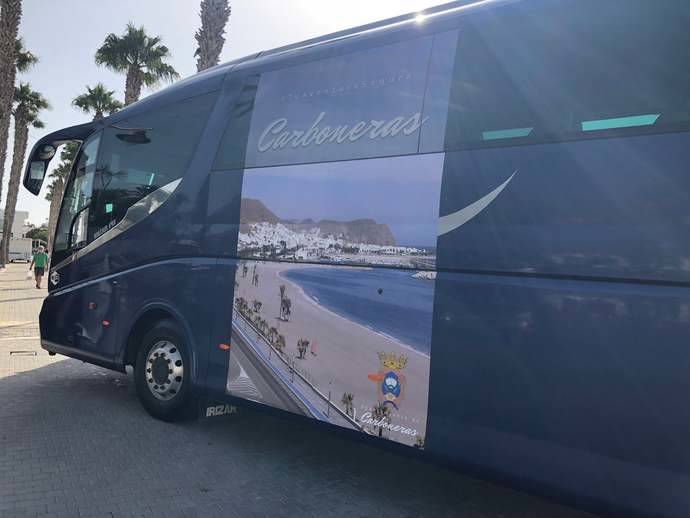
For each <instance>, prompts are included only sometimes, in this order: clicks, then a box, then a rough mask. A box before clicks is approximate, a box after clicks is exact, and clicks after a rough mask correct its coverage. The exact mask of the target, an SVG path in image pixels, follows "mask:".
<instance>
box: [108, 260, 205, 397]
mask: <svg viewBox="0 0 690 518" xmlns="http://www.w3.org/2000/svg"><path fill="white" fill-rule="evenodd" d="M215 262H216V261H215V259H203V258H194V259H176V260H168V261H162V262H159V263H153V264H150V265H146V266H143V267H140V268H134V269H132V270H128V271H127V272H125V273H123V274H122V275H120V276H118V277H117V280H118V281H119V284H118V286H119V293H120V294H119V308H120V314H119V318H120V321H121V322H126V323H127V325H128V328H127V329H124V332H123V333H121V336H123V337H128V336H129V335H130V332H131V330H132V328H133V326H134V325H135V324H136V322H137V321H138V320H139V318H141V317H143V316H144V315H145V314H146V313H147V312H149V311H151V310H164V311H166V312H168V313H169V314H170V315H171V316H172V317H173V318H174V319H175V320H176V321H177V323H178V324H179V325H180V326H181V327H182V329H183V331H184V333H185V335H186V338H187V339H188V340H189V343H188V345H189V349H190V353H191V354H192V356H193V358H192V362H193V368H192V377H193V379H192V382H193V383H194V384H197V385H199V384H201V383H202V380H203V379H204V377H205V366H206V364H207V356H208V343H209V326H210V314H209V312H210V308H211V306H212V304H213V300H211V299H210V298H209V297H207V294H208V293H210V289H211V285H212V282H213V275H214V270H215ZM154 294H155V296H152V295H154ZM126 345H127V344H126V339H123V340H121V342H120V348H119V350H118V351H117V352H116V356H117V358H116V362H117V363H118V364H121V363H122V362H123V360H124V354H125V348H126Z"/></svg>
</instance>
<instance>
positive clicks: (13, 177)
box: [0, 114, 29, 263]
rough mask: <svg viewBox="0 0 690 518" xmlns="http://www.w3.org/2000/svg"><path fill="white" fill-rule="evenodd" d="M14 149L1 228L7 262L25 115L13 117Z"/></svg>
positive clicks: (25, 134) (25, 129)
mask: <svg viewBox="0 0 690 518" xmlns="http://www.w3.org/2000/svg"><path fill="white" fill-rule="evenodd" d="M14 127H15V130H14V151H13V153H14V154H13V155H12V167H11V168H10V181H9V184H8V186H7V200H6V202H5V223H4V225H3V230H2V255H1V256H0V257H2V259H3V261H4V262H5V263H7V261H8V260H9V255H10V235H11V233H12V224H13V223H14V211H15V209H16V208H17V195H18V194H19V181H20V180H21V177H22V166H23V165H24V155H25V154H26V143H27V140H28V136H29V126H28V122H27V120H26V118H25V117H23V116H22V115H21V114H20V115H19V116H17V117H15V119H14Z"/></svg>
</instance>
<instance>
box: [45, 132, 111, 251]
mask: <svg viewBox="0 0 690 518" xmlns="http://www.w3.org/2000/svg"><path fill="white" fill-rule="evenodd" d="M100 138H101V135H100V133H99V134H97V135H95V136H93V137H91V138H89V139H87V140H86V142H85V143H84V145H83V146H82V148H81V150H80V151H79V158H78V159H77V161H76V166H75V168H74V171H73V174H72V177H71V178H70V181H69V185H68V186H67V189H66V190H65V195H64V197H63V199H62V207H61V209H60V220H59V224H58V228H57V231H56V233H55V251H56V252H60V251H63V250H66V249H68V248H72V247H74V246H83V245H85V244H86V238H87V236H86V223H87V221H88V215H89V210H90V202H91V194H92V190H93V179H94V174H95V171H96V157H97V154H98V144H99V142H100ZM70 230H71V233H72V236H71V243H70Z"/></svg>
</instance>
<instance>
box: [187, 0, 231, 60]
mask: <svg viewBox="0 0 690 518" xmlns="http://www.w3.org/2000/svg"><path fill="white" fill-rule="evenodd" d="M199 18H201V28H200V29H199V30H198V31H196V33H195V34H194V39H195V40H196V43H197V45H198V47H197V49H196V52H194V56H195V57H196V71H197V72H201V71H202V70H206V69H207V68H210V67H212V66H214V65H217V64H218V58H219V57H220V52H221V50H223V45H224V44H225V38H224V37H223V34H225V26H226V25H227V23H228V19H229V18H230V5H229V3H228V0H201V12H199Z"/></svg>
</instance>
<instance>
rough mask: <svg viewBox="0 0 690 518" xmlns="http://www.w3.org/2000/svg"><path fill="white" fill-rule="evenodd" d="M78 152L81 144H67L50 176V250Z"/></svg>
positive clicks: (48, 193) (48, 198)
mask: <svg viewBox="0 0 690 518" xmlns="http://www.w3.org/2000/svg"><path fill="white" fill-rule="evenodd" d="M77 151H79V143H77V142H68V143H67V144H65V145H64V146H63V147H62V150H61V151H60V160H61V163H60V165H58V166H57V167H56V168H55V169H53V172H52V173H50V176H49V178H51V179H52V181H51V182H50V184H49V185H48V192H47V193H46V200H48V201H49V202H50V210H49V212H48V250H52V249H53V238H54V236H55V227H56V226H57V219H58V215H59V214H60V205H61V204H62V197H63V195H64V194H65V185H66V184H67V178H68V177H69V173H70V171H71V170H72V163H73V162H74V159H75V157H76V156H77Z"/></svg>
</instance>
